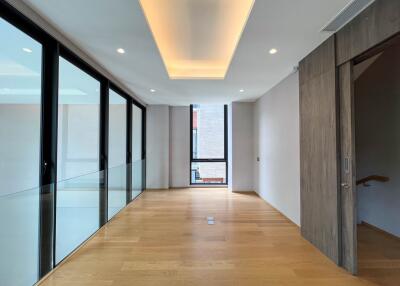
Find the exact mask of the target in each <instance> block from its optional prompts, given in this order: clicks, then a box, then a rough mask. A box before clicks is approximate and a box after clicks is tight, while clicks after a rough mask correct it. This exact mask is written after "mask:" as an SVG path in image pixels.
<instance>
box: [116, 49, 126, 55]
mask: <svg viewBox="0 0 400 286" xmlns="http://www.w3.org/2000/svg"><path fill="white" fill-rule="evenodd" d="M117 53H119V54H125V50H124V49H122V48H119V49H117Z"/></svg>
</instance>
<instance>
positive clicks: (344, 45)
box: [336, 0, 400, 65]
mask: <svg viewBox="0 0 400 286" xmlns="http://www.w3.org/2000/svg"><path fill="white" fill-rule="evenodd" d="M399 32H400V1H399V0H376V1H375V2H374V3H373V4H372V5H371V6H369V7H368V8H367V9H365V10H364V11H363V12H362V13H361V14H360V15H358V16H357V17H356V18H354V19H353V20H352V21H351V22H350V23H349V24H347V25H346V26H344V27H343V28H342V29H341V30H340V31H339V32H337V34H336V36H337V38H336V45H337V65H341V64H343V63H345V62H347V61H349V60H350V59H353V58H354V57H356V56H359V55H360V54H362V53H364V52H366V51H367V50H369V49H371V48H373V47H374V46H376V45H378V44H379V43H381V42H382V41H384V40H387V39H388V38H390V37H392V36H394V35H396V34H397V33H399Z"/></svg>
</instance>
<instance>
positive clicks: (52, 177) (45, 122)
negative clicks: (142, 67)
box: [0, 1, 146, 279]
mask: <svg viewBox="0 0 400 286" xmlns="http://www.w3.org/2000/svg"><path fill="white" fill-rule="evenodd" d="M0 17H1V18H3V19H4V20H6V21H7V22H9V23H10V24H12V25H13V26H15V27H16V28H18V29H19V30H21V31H22V32H24V33H26V34H27V35H28V36H30V37H32V38H33V39H35V40H36V41H38V42H39V43H40V44H41V45H42V49H43V54H42V102H41V130H40V134H41V137H40V138H41V141H40V174H38V176H39V181H40V200H39V204H40V205H39V216H40V219H39V224H40V225H39V257H38V259H39V277H38V278H39V279H40V278H42V277H44V276H45V275H46V274H47V273H49V272H50V271H51V270H52V269H53V268H54V267H55V266H56V262H55V229H56V217H55V214H56V212H55V210H56V196H57V189H56V182H57V143H58V142H57V127H58V126H57V125H58V81H59V57H60V56H62V57H63V58H65V59H66V60H68V61H69V62H71V63H72V64H74V65H75V66H77V67H78V68H80V69H81V70H82V71H84V72H86V73H88V74H89V75H90V76H92V77H93V78H95V79H97V80H98V81H99V82H100V85H101V89H100V118H99V125H100V141H99V150H100V151H99V153H100V154H99V159H100V160H99V171H103V173H104V174H103V175H104V176H100V181H99V186H100V196H99V203H100V208H99V209H100V211H99V227H101V226H102V225H104V224H105V223H106V222H107V220H108V217H107V204H108V184H107V178H108V169H107V168H108V124H109V118H108V114H109V112H108V110H109V105H108V103H109V100H108V93H109V88H111V89H113V90H114V91H115V92H117V93H118V94H119V95H121V96H123V97H124V98H126V99H127V111H128V112H127V122H128V125H127V126H128V127H127V143H130V142H132V141H131V140H132V138H131V137H132V112H129V109H130V110H132V107H131V105H132V104H135V105H136V106H138V107H139V108H140V109H141V110H142V111H143V113H142V114H143V118H142V122H143V123H142V124H143V127H144V129H142V142H145V138H143V137H145V135H146V130H145V127H146V124H145V114H146V107H145V106H143V105H142V104H141V103H140V102H138V101H137V100H135V99H134V98H132V97H131V96H129V95H128V94H127V93H126V92H124V91H123V90H122V89H121V88H119V87H118V86H117V85H116V84H114V83H113V82H112V81H110V80H109V79H108V78H107V77H105V76H103V75H102V74H101V73H100V72H98V71H97V70H96V69H95V68H93V67H92V66H91V65H90V64H88V63H87V62H85V61H84V60H82V59H81V58H79V57H78V56H77V55H75V54H74V53H73V52H72V51H71V50H69V49H68V48H67V47H65V46H63V45H62V44H61V43H60V42H58V41H57V39H55V38H54V37H52V36H51V35H50V34H48V33H47V32H46V31H44V30H43V29H42V28H41V27H39V26H38V25H37V24H36V23H34V22H33V21H32V20H30V19H29V18H28V17H26V16H25V15H24V14H22V13H21V12H19V11H18V10H17V9H15V8H14V7H13V6H12V5H10V4H9V3H7V2H5V1H0ZM129 106H130V107H129ZM131 153H132V146H131V144H127V150H126V154H127V164H128V165H130V164H131ZM145 154H146V153H145V145H142V158H143V159H145ZM131 173H132V172H130V173H129V176H127V180H128V178H131V176H132V174H131ZM131 184H132V182H129V184H127V203H128V202H129V201H130V200H129V201H128V192H129V191H131ZM130 197H131V196H130Z"/></svg>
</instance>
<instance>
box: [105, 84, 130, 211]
mask: <svg viewBox="0 0 400 286" xmlns="http://www.w3.org/2000/svg"><path fill="white" fill-rule="evenodd" d="M108 114H109V115H108V117H109V121H108V219H111V218H112V217H113V216H114V215H115V214H116V213H117V212H119V211H120V210H121V209H122V208H123V207H124V206H125V205H126V135H127V132H126V123H127V119H126V118H127V117H126V116H127V101H126V99H125V98H123V97H122V96H121V95H119V94H118V93H116V92H115V91H113V90H112V89H111V90H110V91H109V110H108Z"/></svg>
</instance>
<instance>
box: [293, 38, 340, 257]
mask: <svg viewBox="0 0 400 286" xmlns="http://www.w3.org/2000/svg"><path fill="white" fill-rule="evenodd" d="M299 76H300V158H301V160H300V161H301V165H300V168H301V171H300V172H301V184H300V187H301V233H302V235H303V236H304V237H305V238H306V239H307V240H309V241H310V242H311V243H313V244H314V245H315V246H316V247H318V248H319V249H320V250H321V251H322V252H323V253H325V254H326V255H327V256H328V257H329V258H331V259H332V260H333V261H335V262H336V263H337V264H339V261H340V253H339V252H340V251H339V249H340V248H339V242H340V233H339V192H338V189H339V187H338V183H339V182H338V178H339V176H338V175H339V173H338V170H339V168H338V162H339V161H338V157H339V153H338V128H337V110H338V108H337V94H336V86H337V83H336V63H335V37H334V36H332V37H330V38H329V39H328V40H326V41H325V42H324V43H323V44H322V45H320V46H319V47H318V48H317V49H315V50H314V51H313V52H312V53H311V54H310V55H308V56H307V57H306V58H305V59H303V60H302V61H301V62H300V66H299Z"/></svg>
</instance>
